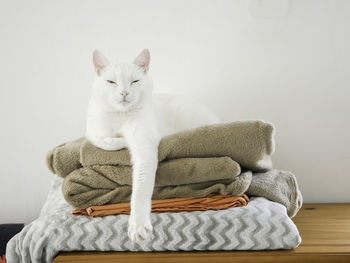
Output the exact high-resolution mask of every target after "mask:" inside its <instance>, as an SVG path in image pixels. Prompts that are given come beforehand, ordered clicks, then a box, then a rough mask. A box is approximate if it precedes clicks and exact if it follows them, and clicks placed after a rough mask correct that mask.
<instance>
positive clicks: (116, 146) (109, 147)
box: [100, 137, 126, 151]
mask: <svg viewBox="0 0 350 263" xmlns="http://www.w3.org/2000/svg"><path fill="white" fill-rule="evenodd" d="M100 146H101V147H100V148H102V149H103V150H106V151H118V150H121V149H123V148H126V142H125V139H124V138H112V137H105V138H103V142H102V143H101V145H100Z"/></svg>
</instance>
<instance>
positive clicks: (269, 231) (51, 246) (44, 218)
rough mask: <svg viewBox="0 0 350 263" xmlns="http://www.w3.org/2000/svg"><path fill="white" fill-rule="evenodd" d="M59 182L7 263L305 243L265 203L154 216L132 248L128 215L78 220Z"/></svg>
mask: <svg viewBox="0 0 350 263" xmlns="http://www.w3.org/2000/svg"><path fill="white" fill-rule="evenodd" d="M61 187H62V179H61V178H55V179H54V180H53V182H52V187H51V189H50V191H49V196H48V198H47V199H46V202H45V204H44V206H43V209H42V211H41V214H40V216H39V218H38V219H36V220H34V221H33V222H31V223H30V224H28V225H26V226H25V227H24V229H23V230H22V231H21V232H20V233H19V234H17V235H16V236H14V237H13V238H12V239H11V240H10V241H9V242H8V243H7V249H6V259H7V260H8V262H13V263H15V262H18V263H20V262H32V263H47V262H52V261H53V259H54V257H55V256H56V255H57V254H58V253H59V252H61V251H183V250H185V251H193V250H200V251H205V250H264V249H292V248H295V247H297V246H298V245H299V244H300V241H301V238H300V235H299V233H298V230H297V228H296V226H295V224H294V223H293V221H292V220H291V219H290V218H289V217H288V216H287V213H286V208H285V207H284V206H283V205H281V204H279V203H276V202H271V201H269V200H267V199H265V198H261V197H258V198H253V199H251V200H250V201H249V203H248V205H246V206H243V207H235V208H229V209H224V210H218V211H213V210H208V211H197V212H179V213H152V214H151V221H152V225H153V234H152V236H151V237H150V239H149V240H145V241H143V242H140V243H133V242H132V241H131V240H130V239H129V237H128V235H127V228H128V220H129V215H116V216H106V217H97V218H91V217H87V216H74V215H72V214H71V212H72V209H73V207H72V206H70V205H69V204H68V203H67V202H66V201H65V200H64V198H63V196H62V193H61Z"/></svg>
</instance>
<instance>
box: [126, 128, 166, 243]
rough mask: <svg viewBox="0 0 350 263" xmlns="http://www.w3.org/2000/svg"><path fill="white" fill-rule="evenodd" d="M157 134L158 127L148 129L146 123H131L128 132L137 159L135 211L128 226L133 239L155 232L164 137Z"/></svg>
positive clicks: (127, 138) (133, 190)
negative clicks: (156, 188)
mask: <svg viewBox="0 0 350 263" xmlns="http://www.w3.org/2000/svg"><path fill="white" fill-rule="evenodd" d="M148 125H149V124H148ZM146 127H147V126H146ZM157 134H158V132H157V131H150V130H148V131H145V126H144V125H142V129H140V128H139V129H138V127H135V126H134V127H130V126H129V127H128V128H126V129H125V132H124V136H125V137H126V140H127V142H128V146H129V150H130V153H131V158H132V163H133V174H132V195H131V213H130V217H129V228H128V235H129V237H130V239H131V240H132V241H133V242H135V241H141V240H145V239H147V237H148V236H149V235H150V234H151V232H152V224H151V205H152V193H153V188H154V181H155V174H156V170H157V167H158V145H159V141H160V136H158V135H157Z"/></svg>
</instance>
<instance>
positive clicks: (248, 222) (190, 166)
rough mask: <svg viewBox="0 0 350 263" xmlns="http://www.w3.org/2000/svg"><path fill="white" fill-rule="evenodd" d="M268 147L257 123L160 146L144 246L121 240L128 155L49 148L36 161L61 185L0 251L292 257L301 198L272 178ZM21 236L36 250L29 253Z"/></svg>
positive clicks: (74, 146) (15, 255)
mask: <svg viewBox="0 0 350 263" xmlns="http://www.w3.org/2000/svg"><path fill="white" fill-rule="evenodd" d="M274 145H275V142H274V128H273V126H272V125H271V124H269V123H266V122H263V121H246V122H233V123H225V124H217V125H210V126H204V127H199V128H196V129H192V130H187V131H183V132H180V133H176V134H172V135H169V136H167V137H165V138H163V139H162V140H161V142H160V145H159V151H158V152H159V155H158V160H159V165H158V170H157V173H156V181H155V188H154V191H153V197H152V199H153V201H152V212H154V213H152V214H151V220H152V225H153V228H154V230H153V237H152V238H151V239H150V240H145V241H143V243H133V242H131V241H130V240H129V239H128V236H127V225H128V217H129V216H128V215H127V214H129V213H130V205H129V201H130V197H131V190H132V166H131V161H130V155H129V152H128V150H127V149H123V150H119V151H104V150H102V149H99V148H96V147H95V146H93V145H92V144H91V143H90V142H89V141H88V140H87V139H85V138H80V139H77V140H75V141H72V142H68V143H65V144H62V145H59V146H57V147H56V148H54V149H53V150H52V151H50V152H49V153H48V155H47V159H46V161H47V165H48V167H49V168H50V170H51V171H52V172H53V173H55V174H57V175H58V176H59V177H62V178H63V179H58V178H57V179H55V181H54V183H53V186H52V189H51V191H50V194H49V197H48V200H47V202H46V204H45V205H44V208H43V210H42V212H41V215H40V217H39V218H38V219H37V220H36V221H34V222H33V223H31V224H30V225H28V226H26V227H25V228H24V230H23V231H22V233H20V234H18V235H17V236H15V238H13V239H12V240H11V241H10V242H9V244H8V251H9V255H8V257H10V258H12V259H13V260H14V262H20V260H19V259H20V258H21V254H23V253H24V254H25V253H27V254H28V253H29V254H30V253H32V256H33V257H35V258H37V259H38V262H50V260H52V258H53V256H54V255H55V254H57V253H58V252H59V251H72V250H99V251H110V250H113V251H164V250H173V251H176V250H261V249H290V248H294V247H296V246H298V245H299V243H300V241H301V239H300V236H299V233H298V230H297V228H296V226H295V225H294V223H293V222H292V220H291V219H290V218H291V217H293V216H295V215H296V213H297V212H298V210H299V209H300V207H301V205H302V195H301V193H300V191H299V188H298V184H297V181H296V178H295V176H294V175H293V174H292V173H290V172H285V171H279V170H276V169H272V161H271V155H272V154H273V152H274ZM62 193H63V195H62ZM248 196H249V198H248ZM249 199H250V200H249ZM65 201H66V202H65ZM67 202H68V203H69V204H70V205H68V204H67ZM72 211H73V215H72ZM158 212H161V213H158ZM75 215H89V216H75ZM61 229H64V230H61ZM28 235H30V237H32V236H33V235H34V236H35V237H36V239H37V240H36V242H34V243H36V244H40V245H36V246H35V247H32V244H33V242H31V243H30V242H29V241H28V240H30V239H31V238H28ZM43 257H45V259H44V258H43ZM39 259H40V260H39ZM33 261H35V260H33Z"/></svg>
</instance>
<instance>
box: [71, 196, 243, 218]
mask: <svg viewBox="0 0 350 263" xmlns="http://www.w3.org/2000/svg"><path fill="white" fill-rule="evenodd" d="M248 201H249V199H248V196H246V195H242V196H233V195H216V194H211V195H209V196H207V197H202V198H191V197H188V198H171V199H164V200H152V213H161V212H191V211H206V210H222V209H227V208H232V207H240V206H246V205H247V204H248ZM130 210H131V208H130V202H128V203H119V204H111V205H102V206H90V207H88V208H87V209H74V210H73V212H72V214H73V215H89V216H92V217H99V216H109V215H120V214H130Z"/></svg>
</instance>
